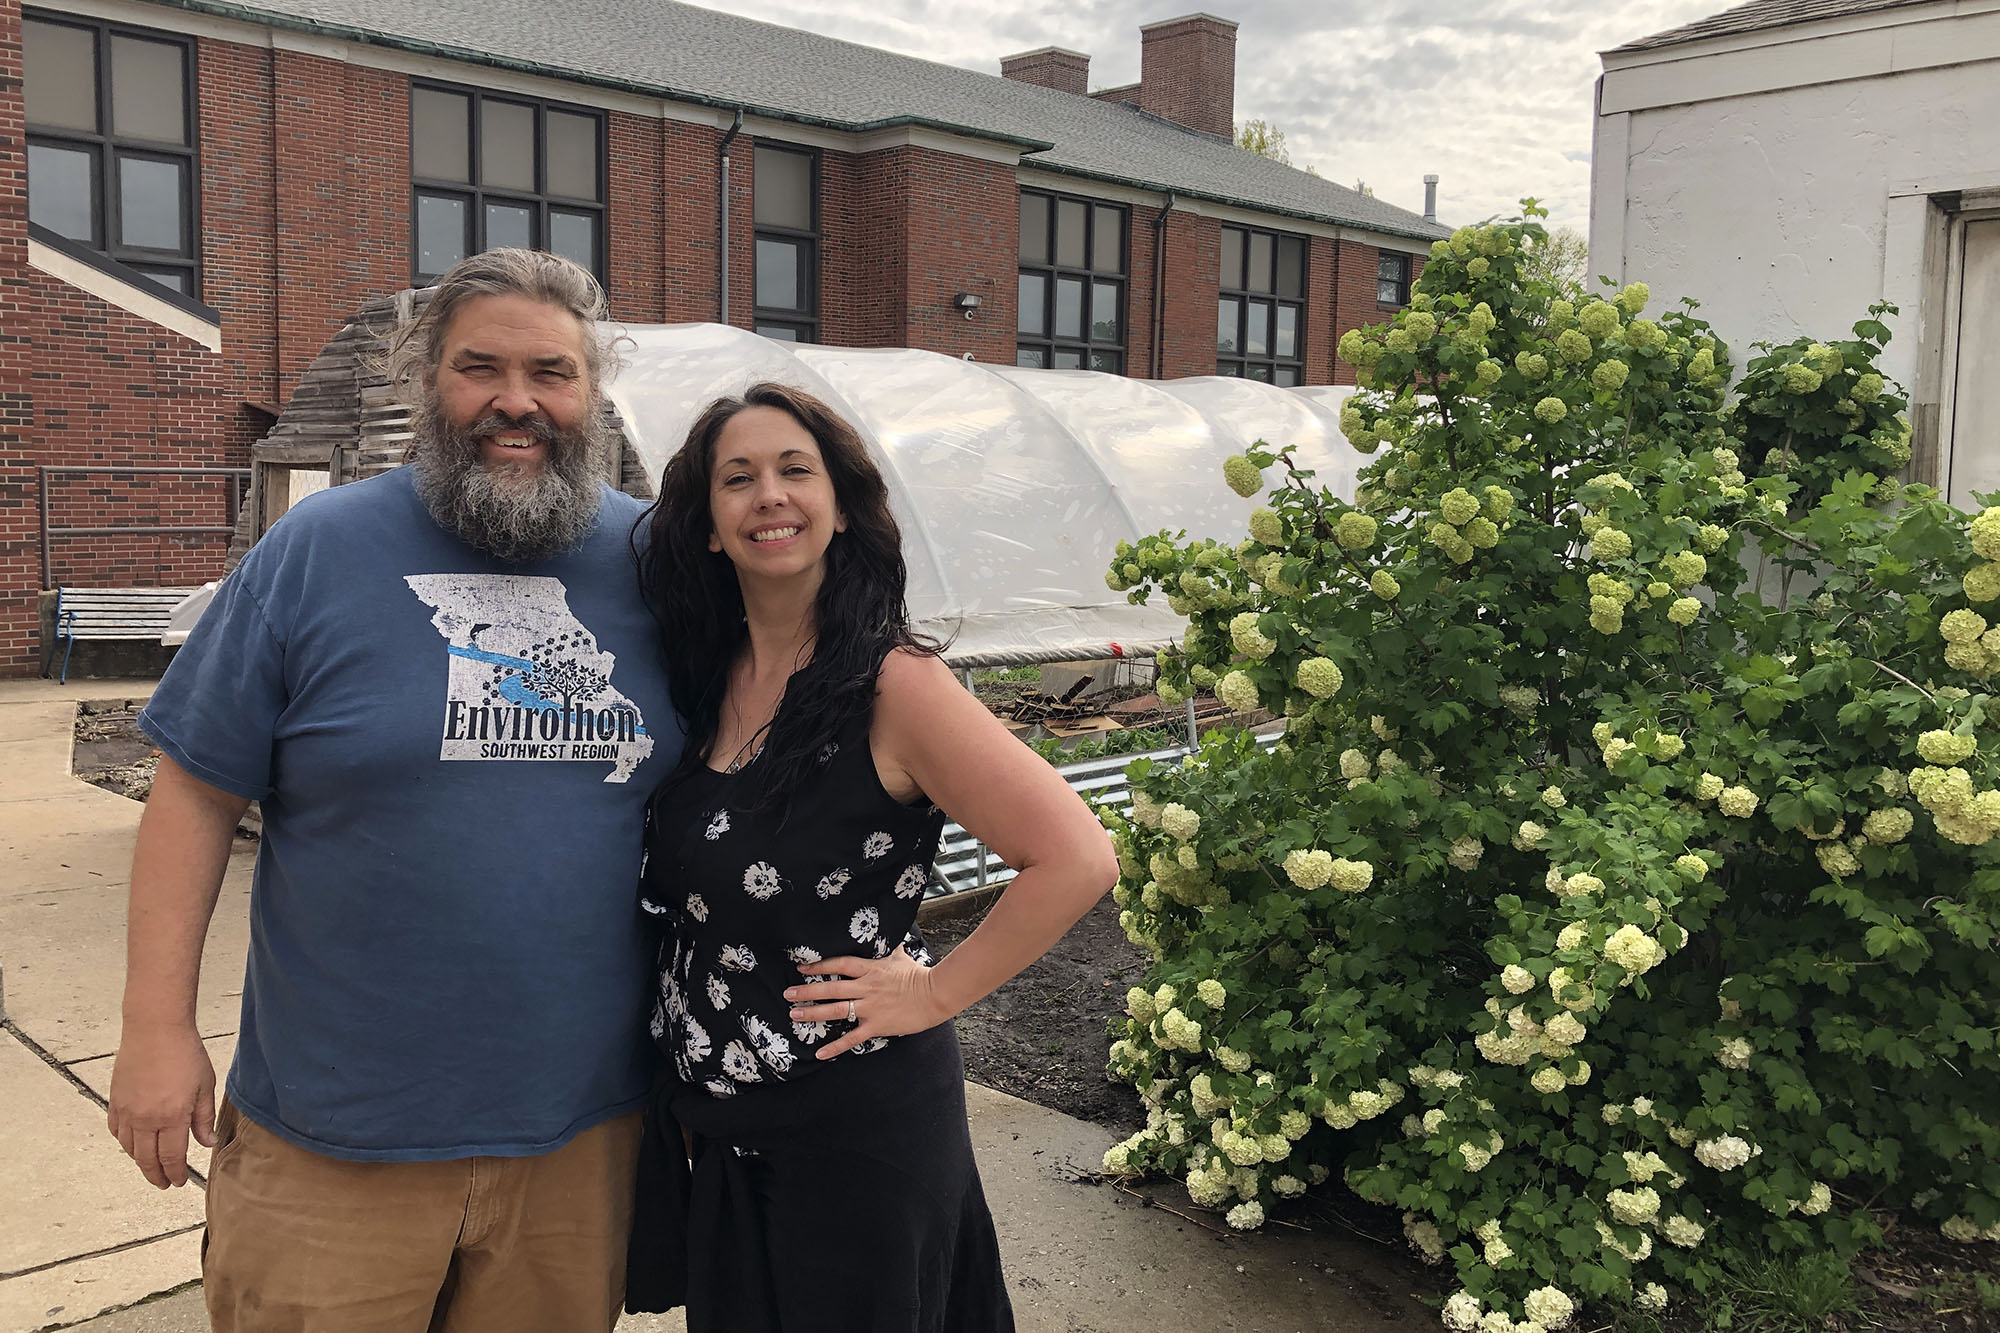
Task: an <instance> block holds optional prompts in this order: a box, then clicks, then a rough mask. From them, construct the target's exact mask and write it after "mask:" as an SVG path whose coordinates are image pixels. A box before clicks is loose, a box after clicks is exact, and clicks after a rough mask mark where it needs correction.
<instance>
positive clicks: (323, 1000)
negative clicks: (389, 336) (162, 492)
mask: <svg viewBox="0 0 2000 1333" xmlns="http://www.w3.org/2000/svg"><path fill="white" fill-rule="evenodd" d="M639 512H640V505H639V503H638V502H637V501H635V500H633V499H632V498H631V497H629V496H625V495H621V494H619V493H617V492H615V491H611V490H609V489H608V488H607V490H606V491H605V494H604V499H603V507H602V509H601V511H600V513H599V515H598V519H597V524H596V527H595V528H594V530H593V531H592V533H591V535H590V536H589V537H588V538H587V539H586V540H585V541H584V542H583V543H582V544H581V545H580V546H579V547H578V548H576V549H575V550H572V551H570V552H568V553H565V554H563V555H560V556H558V557H556V558H555V559H552V560H549V561H546V562H544V563H542V564H539V565H534V566H510V565H506V564H503V563H501V562H499V561H496V560H494V559H493V558H491V557H489V556H487V555H485V554H484V553H482V552H480V551H477V550H474V549H473V548H471V547H469V546H467V545H466V544H465V543H464V542H462V541H460V540H458V539H457V538H456V537H454V536H452V535H450V534H449V533H447V532H445V531H444V530H443V529H442V528H440V527H439V526H438V525H437V523H436V522H435V521H434V520H433V519H432V518H431V516H430V513H429V511H428V510H427V509H426V508H425V507H424V505H423V503H422V502H421V501H420V500H419V499H418V498H417V495H416V492H415V489H414V487H413V485H412V477H411V475H410V472H409V469H406V468H402V469H397V470H396V471H393V472H390V473H387V474H385V475H383V476H380V477H376V478H373V479H371V480H368V481H362V482H356V483H354V484H352V485H348V486H342V487H338V488H336V489H333V490H329V491H325V492H322V493H320V494H318V495H314V496H311V497H309V498H308V499H306V500H305V501H304V502H303V503H301V504H300V505H299V506H298V507H297V508H295V509H293V510H292V511H291V512H290V513H289V514H287V515H286V516H285V517H284V519H282V520H281V521H280V522H278V523H277V524H276V525H274V526H273V527H272V529H271V530H270V532H269V533H267V534H266V535H265V537H264V538H263V540H262V541H260V542H258V543H257V545H256V546H255V547H253V548H252V549H251V551H250V553H249V555H247V556H246V557H245V558H244V560H243V563H242V565H241V566H239V567H238V568H237V570H236V571H235V572H234V573H233V574H231V575H230V577H229V578H228V579H226V580H224V582H223V584H222V586H221V587H220V588H219V589H218V590H217V592H216V596H215V601H214V602H213V603H212V604H211V605H210V606H209V608H208V611H207V613H206V614H204V615H203V616H202V619H201V623H200V624H199V625H198V626H196V628H195V631H194V633H193V634H191V635H189V637H188V642H187V644H186V646H185V647H183V648H182V649H181V651H180V653H179V655H178V656H176V658H175V659H174V662H173V665H172V667H171V668H170V669H169V670H168V672H167V674H166V677H165V678H164V679H163V680H162V681H161V682H160V686H159V689H158V691H157V692H156V693H155V694H154V695H153V698H152V702H151V703H149V704H148V705H147V707H146V709H145V712H144V713H143V714H142V716H141V718H140V724H141V725H142V726H143V727H144V728H145V730H146V732H147V734H149V735H150V736H152V737H153V739H154V740H155V741H157V742H158V743H159V746H160V748H161V749H162V750H164V751H165V752H166V753H167V754H168V755H171V756H172V757H173V760H174V762H175V763H177V764H179V765H180V766H181V767H182V768H184V769H186V770H187V771H188V772H189V773H191V774H193V775H194V776H195V777H197V778H199V779H201V780H202V781H204V782H207V783H210V784H212V785H214V786H216V787H220V788H222V789H223V790H225V791H229V792H233V793H235V794H236V795H238V796H245V797H252V798H255V799H257V800H260V801H262V802H263V815H264V839H263V845H262V846H261V847H260V848H259V849H258V854H257V871H256V877H255V881H254V886H253V888H252V891H251V900H250V961H249V968H248V973H247V976H246V978H245V981H244V987H243V1019H242V1025H241V1028H240V1030H239V1032H238V1036H237V1045H236V1063H235V1065H234V1066H233V1067H232V1068H231V1070H230V1074H229V1082H228V1090H229V1096H230V1099H231V1100H232V1101H234V1102H235V1103H236V1105H237V1106H238V1107H239V1108H241V1110H242V1112H243V1114H245V1115H247V1116H249V1117H250V1118H251V1119H252V1120H254V1121H256V1122H257V1123H258V1124H260V1125H262V1126H264V1127H265V1128H267V1129H269V1130H271V1131H272V1132H273V1133H276V1134H278V1135H280V1136H282V1137H283V1138H286V1139H288V1140H290V1141H291V1142H293V1143H295V1144H298V1145H299V1146H300V1147H304V1148H308V1149H311V1150H313V1151H315V1152H320V1153H324V1154H327V1155H329V1156H333V1157H341V1158H348V1159H353V1160H359V1161H425V1160H435V1159H443V1158H452V1157H467V1156H474V1155H485V1154H495V1155H504V1156H525V1155H528V1154H533V1153H540V1152H546V1151H549V1150H551V1149H554V1148H557V1147H559V1146H561V1145H562V1144H563V1143H564V1142H566V1141H567V1140H568V1139H570V1138H571V1137H572V1136H574V1135H575V1134H577V1133H578V1132H579V1131H581V1130H584V1129H587V1128H589V1127H590V1126H591V1125H593V1124H596V1123H598V1122H600V1121H603V1120H606V1119H608V1118H610V1117H612V1116H615V1115H618V1114H620V1113H622V1112H625V1111H628V1110H631V1109H633V1108H635V1107H637V1106H638V1105H639V1104H640V1102H641V1101H642V1100H643V1098H644V1095H645V1093H646V1090H647V1049H648V1039H647V1032H646V1026H645V1022H646V997H647V995H648V993H649V991H648V981H649V978H648V964H649V962H650V960H649V959H648V957H647V956H646V953H645V946H644V938H643V930H642V927H641V923H640V920H639V916H638V912H637V907H636V902H637V884H638V879H639V862H640V847H641V842H642V835H643V826H644V807H645V803H646V798H647V797H648V796H649V795H650V794H651V793H652V790H653V788H654V787H655V786H657V785H658V783H659V781H660V779H661V778H662V777H663V776H664V775H665V774H666V773H668V772H669V771H670V770H671V769H672V768H673V766H674V761H675V759H676V758H677V756H678V754H679V751H680V745H681V736H680V728H679V724H678V722H677V721H676V719H675V717H674V714H673V711H672V709H671V707H670V705H669V701H668V697H667V688H666V677H665V672H664V669H663V666H662V663H661V661H660V656H659V647H658V642H659V640H658V629H657V627H656V626H655V624H654V621H653V619H652V617H651V615H650V614H648V612H647V610H646V608H645V605H644V604H643V603H642V602H641V600H640V597H639V592H638V581H637V573H636V570H635V567H634V562H633V557H632V550H631V545H630V538H631V534H632V530H633V525H634V522H635V520H636V519H637V518H638V515H639Z"/></svg>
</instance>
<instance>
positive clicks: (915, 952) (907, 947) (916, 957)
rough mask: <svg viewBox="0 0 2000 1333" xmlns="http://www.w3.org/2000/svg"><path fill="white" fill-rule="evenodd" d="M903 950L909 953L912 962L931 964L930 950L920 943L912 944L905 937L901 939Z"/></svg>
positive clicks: (927, 965)
mask: <svg viewBox="0 0 2000 1333" xmlns="http://www.w3.org/2000/svg"><path fill="white" fill-rule="evenodd" d="M903 952H905V953H907V954H909V955H910V958H911V960H912V961H914V962H918V963H922V964H923V965H924V966H925V967H929V966H930V965H931V951H930V950H929V949H926V948H925V947H924V946H923V945H921V944H913V943H911V942H910V940H908V939H905V940H904V941H903Z"/></svg>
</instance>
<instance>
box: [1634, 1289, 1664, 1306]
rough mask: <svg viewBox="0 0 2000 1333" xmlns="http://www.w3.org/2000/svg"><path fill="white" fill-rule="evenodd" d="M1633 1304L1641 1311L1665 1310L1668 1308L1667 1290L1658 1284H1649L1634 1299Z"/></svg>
mask: <svg viewBox="0 0 2000 1333" xmlns="http://www.w3.org/2000/svg"><path fill="white" fill-rule="evenodd" d="M1632 1303H1633V1304H1634V1305H1636V1306H1638V1307H1639V1308H1640V1309H1641V1310H1653V1311H1659V1310H1664V1309H1666V1308H1667V1289H1666V1288H1665V1287H1663V1286H1661V1285H1660V1284H1659V1283H1657V1282H1648V1283H1647V1284H1646V1285H1645V1286H1644V1287H1641V1288H1640V1289H1639V1293H1638V1294H1637V1295H1636V1296H1634V1297H1633V1298H1632Z"/></svg>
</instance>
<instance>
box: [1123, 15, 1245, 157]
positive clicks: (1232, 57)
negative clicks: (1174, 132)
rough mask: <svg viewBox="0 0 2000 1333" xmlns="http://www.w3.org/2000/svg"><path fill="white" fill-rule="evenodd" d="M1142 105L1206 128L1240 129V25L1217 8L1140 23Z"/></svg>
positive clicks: (1223, 132)
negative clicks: (1217, 12)
mask: <svg viewBox="0 0 2000 1333" xmlns="http://www.w3.org/2000/svg"><path fill="white" fill-rule="evenodd" d="M1139 109H1140V110H1142V111H1146V112H1149V113H1151V114H1152V115H1155V116H1159V117H1161V118H1162V119H1164V120H1171V121H1173V122H1174V123H1175V124H1176V125H1185V126H1187V127H1188V128H1189V129H1191V130H1199V131H1201V132H1202V133H1203V134H1214V135H1218V136H1220V137H1221V138H1224V139H1231V138H1234V137H1235V134H1236V25H1235V24H1234V23H1233V22H1231V21H1230V20H1228V19H1223V18H1217V17H1216V16H1215V15H1213V14H1189V15H1186V16H1185V17H1183V18H1177V19H1167V20H1165V21H1163V22H1160V23H1148V24H1147V25H1146V26H1144V27H1143V28H1140V29H1139Z"/></svg>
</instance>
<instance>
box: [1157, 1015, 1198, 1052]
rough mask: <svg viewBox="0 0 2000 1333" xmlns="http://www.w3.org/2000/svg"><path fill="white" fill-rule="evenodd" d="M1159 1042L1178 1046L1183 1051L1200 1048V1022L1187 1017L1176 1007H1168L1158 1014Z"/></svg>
mask: <svg viewBox="0 0 2000 1333" xmlns="http://www.w3.org/2000/svg"><path fill="white" fill-rule="evenodd" d="M1158 1040H1159V1043H1160V1045H1162V1046H1165V1047H1168V1048H1170V1049H1171V1048H1173V1047H1179V1048H1180V1049H1181V1050H1183V1051H1199V1050H1200V1049H1201V1024H1199V1023H1197V1022H1195V1021H1194V1020H1193V1019H1192V1018H1189V1017H1188V1016H1187V1015H1186V1014H1184V1013H1182V1012H1181V1011H1180V1010H1178V1009H1169V1010H1167V1012H1166V1013H1164V1014H1161V1015H1160V1035H1159V1038H1158Z"/></svg>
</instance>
